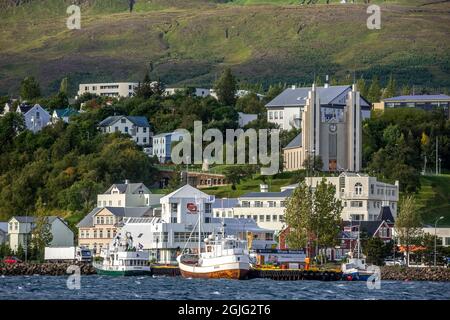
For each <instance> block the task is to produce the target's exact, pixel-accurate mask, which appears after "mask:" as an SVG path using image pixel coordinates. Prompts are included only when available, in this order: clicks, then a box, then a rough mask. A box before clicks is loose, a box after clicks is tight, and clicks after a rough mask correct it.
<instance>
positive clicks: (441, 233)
mask: <svg viewBox="0 0 450 320" xmlns="http://www.w3.org/2000/svg"><path fill="white" fill-rule="evenodd" d="M422 230H423V232H424V233H429V234H431V235H432V236H434V235H435V232H436V236H437V238H440V239H441V241H442V245H443V246H444V247H448V246H450V228H449V227H437V228H436V230H435V229H434V226H433V227H432V226H427V227H425V228H423V229H422Z"/></svg>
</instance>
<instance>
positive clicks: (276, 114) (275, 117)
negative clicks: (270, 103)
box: [273, 111, 278, 120]
mask: <svg viewBox="0 0 450 320" xmlns="http://www.w3.org/2000/svg"><path fill="white" fill-rule="evenodd" d="M273 117H274V119H275V120H277V119H278V111H274V113H273Z"/></svg>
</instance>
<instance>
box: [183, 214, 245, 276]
mask: <svg viewBox="0 0 450 320" xmlns="http://www.w3.org/2000/svg"><path fill="white" fill-rule="evenodd" d="M200 206H201V205H200ZM198 216H199V219H198V222H197V224H196V228H197V229H198V235H197V237H196V238H197V240H198V247H197V252H196V253H194V254H192V253H185V252H184V251H185V249H184V250H183V252H182V253H181V254H180V255H179V256H178V257H177V261H178V264H179V268H180V272H181V275H182V276H183V277H185V278H224V279H246V278H247V275H248V272H249V270H250V258H249V252H248V249H247V241H243V240H239V239H237V238H236V237H234V236H226V235H225V229H224V225H223V224H222V228H221V230H220V232H217V233H214V234H211V235H209V236H208V237H207V238H205V239H204V241H203V243H202V241H201V220H202V210H201V208H200V210H198ZM194 231H195V229H194V230H193V232H192V233H191V236H190V237H189V240H188V241H190V239H191V238H192V235H193V234H194Z"/></svg>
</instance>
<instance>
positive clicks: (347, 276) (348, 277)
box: [342, 272, 373, 281]
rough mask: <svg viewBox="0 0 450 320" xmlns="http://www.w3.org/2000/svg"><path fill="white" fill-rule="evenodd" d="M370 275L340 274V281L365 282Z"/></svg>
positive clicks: (358, 273)
mask: <svg viewBox="0 0 450 320" xmlns="http://www.w3.org/2000/svg"><path fill="white" fill-rule="evenodd" d="M372 275H373V274H372V273H361V272H351V273H344V274H342V279H343V280H346V281H367V280H369V278H370V276H372Z"/></svg>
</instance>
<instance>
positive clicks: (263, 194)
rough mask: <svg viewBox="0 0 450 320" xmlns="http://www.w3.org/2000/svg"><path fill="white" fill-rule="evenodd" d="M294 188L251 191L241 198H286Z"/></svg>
mask: <svg viewBox="0 0 450 320" xmlns="http://www.w3.org/2000/svg"><path fill="white" fill-rule="evenodd" d="M293 191H294V190H293V189H286V190H284V191H281V192H249V193H246V194H244V195H243V196H241V197H239V198H286V197H289V196H290V195H291V194H292V192H293Z"/></svg>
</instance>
